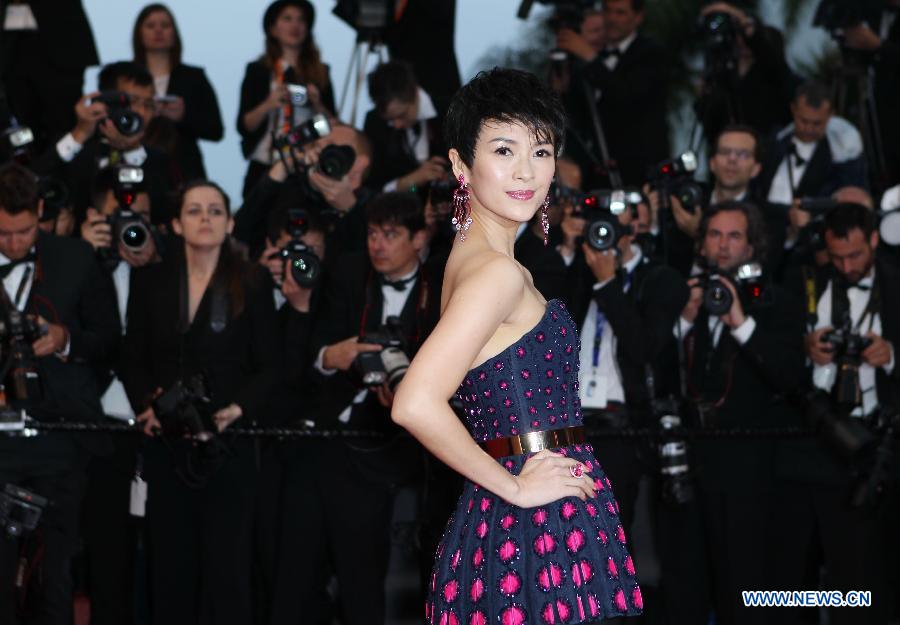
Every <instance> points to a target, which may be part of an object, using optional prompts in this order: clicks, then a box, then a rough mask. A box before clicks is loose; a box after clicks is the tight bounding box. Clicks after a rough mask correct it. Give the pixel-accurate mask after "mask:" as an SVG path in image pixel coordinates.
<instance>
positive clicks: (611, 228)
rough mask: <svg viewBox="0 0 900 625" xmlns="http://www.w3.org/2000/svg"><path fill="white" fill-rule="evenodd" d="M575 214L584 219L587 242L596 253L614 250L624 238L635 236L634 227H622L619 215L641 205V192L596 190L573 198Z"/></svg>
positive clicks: (584, 237)
mask: <svg viewBox="0 0 900 625" xmlns="http://www.w3.org/2000/svg"><path fill="white" fill-rule="evenodd" d="M573 200H574V201H573V204H574V211H573V214H574V215H576V216H578V217H581V218H583V219H585V220H586V221H587V223H586V224H585V226H584V233H583V235H582V237H583V239H584V241H585V242H586V243H587V244H588V245H589V246H590V247H592V248H593V249H595V250H597V251H600V252H602V251H605V250H609V249H614V248H615V247H616V246H617V245H618V244H619V241H621V240H622V237H625V236H628V235H630V234H633V232H634V227H633V226H632V225H629V226H623V225H622V224H621V223H620V222H619V215H621V214H622V213H624V212H625V211H627V210H633V209H634V208H635V207H636V206H637V205H638V204H640V202H641V194H640V192H639V191H634V190H626V189H597V190H594V191H590V192H588V193H586V194H581V195H577V196H575V197H574V198H573Z"/></svg>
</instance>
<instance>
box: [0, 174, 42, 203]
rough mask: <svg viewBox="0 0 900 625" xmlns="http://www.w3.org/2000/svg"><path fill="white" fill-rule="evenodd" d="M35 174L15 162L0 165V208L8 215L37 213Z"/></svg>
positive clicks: (37, 195) (38, 196) (38, 200)
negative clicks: (26, 212)
mask: <svg viewBox="0 0 900 625" xmlns="http://www.w3.org/2000/svg"><path fill="white" fill-rule="evenodd" d="M40 199H41V196H40V192H39V191H38V182H37V176H35V175H34V174H33V173H32V172H31V171H30V170H28V169H26V168H24V167H22V166H21V165H19V164H17V163H7V164H5V165H3V166H2V167H0V210H2V211H6V212H7V213H9V214H10V215H19V214H21V213H24V212H25V211H28V212H30V213H34V214H37V212H38V205H39V204H40Z"/></svg>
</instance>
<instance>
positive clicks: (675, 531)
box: [0, 0, 900, 625]
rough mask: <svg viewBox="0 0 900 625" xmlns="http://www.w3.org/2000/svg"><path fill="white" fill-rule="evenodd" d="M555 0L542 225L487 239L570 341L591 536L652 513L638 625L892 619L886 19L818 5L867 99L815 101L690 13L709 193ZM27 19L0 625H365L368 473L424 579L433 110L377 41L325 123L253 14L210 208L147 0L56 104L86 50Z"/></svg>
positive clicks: (292, 6)
mask: <svg viewBox="0 0 900 625" xmlns="http://www.w3.org/2000/svg"><path fill="white" fill-rule="evenodd" d="M403 4H404V6H407V9H406V10H407V11H409V12H411V13H407V14H406V16H408V15H417V16H418V18H421V19H424V18H423V17H422V15H421V13H423V12H424V13H427V12H428V11H434V12H435V15H438V16H439V14H441V11H443V10H444V8H445V7H443V5H444V3H434V4H433V5H432V4H429V3H424V2H421V3H416V2H409V3H408V5H406V3H403ZM557 4H558V6H557V9H556V10H557V13H558V14H557V19H555V20H554V21H555V24H554V27H555V28H556V37H557V40H556V45H557V49H556V50H554V51H553V52H552V53H551V59H552V63H551V69H550V74H549V76H548V81H549V82H550V84H551V85H552V86H553V87H554V88H555V89H557V90H558V91H559V93H560V96H561V98H562V100H563V102H564V103H565V105H566V108H567V110H568V113H569V118H570V127H569V129H568V141H567V145H566V149H565V150H564V152H563V155H562V157H561V158H560V159H559V160H558V171H557V176H556V181H555V184H554V187H553V190H552V197H551V200H552V201H551V211H550V225H551V227H550V237H549V245H545V242H544V233H543V229H542V225H541V223H540V221H539V216H537V217H536V218H535V220H534V221H533V222H532V223H529V224H523V225H522V226H521V228H520V230H519V233H518V235H517V239H516V245H515V254H516V257H517V259H518V260H520V262H522V263H523V264H524V265H525V266H526V267H527V268H528V269H529V270H530V271H531V273H532V275H533V277H534V281H535V285H536V286H537V288H538V289H539V290H540V291H541V292H542V293H543V295H544V296H545V297H546V298H548V299H550V298H562V299H563V300H564V301H565V302H566V303H567V306H568V309H569V311H570V313H571V314H572V316H573V319H574V320H575V321H576V323H577V324H578V326H579V330H580V338H581V354H580V372H581V373H580V395H581V405H582V412H583V416H584V420H585V425H586V426H587V427H588V428H589V430H590V432H591V435H592V436H593V437H594V440H593V443H594V448H595V450H596V451H597V455H598V458H600V459H601V462H602V463H603V465H604V469H605V470H606V472H607V473H608V474H609V476H610V479H611V481H612V482H613V483H614V487H615V491H616V494H617V498H618V501H619V503H620V507H621V509H620V511H619V514H620V515H621V516H622V518H623V524H624V525H628V526H631V525H632V524H635V523H640V524H643V525H644V526H647V527H649V528H650V532H649V535H650V536H652V540H650V541H648V542H646V543H645V544H644V545H642V544H641V541H640V540H639V541H638V543H639V544H638V547H637V549H638V559H641V555H644V557H645V558H647V561H648V562H649V561H651V560H653V559H656V560H657V561H658V563H659V567H658V568H659V573H658V575H656V576H655V577H654V576H653V575H652V574H651V575H650V577H649V578H646V579H642V586H643V587H644V588H645V592H646V593H647V595H648V597H651V596H652V599H649V598H648V600H647V601H646V605H647V606H648V609H647V612H646V614H645V615H644V616H643V617H642V619H643V620H644V622H647V623H678V624H679V625H680V624H697V625H701V624H704V625H705V624H706V623H708V622H710V618H711V616H712V618H714V622H715V623H720V624H730V623H757V622H758V623H796V622H804V623H805V622H816V620H815V619H816V615H815V614H812V613H811V612H810V611H809V610H806V611H805V612H804V611H803V610H799V611H796V612H795V611H793V610H788V609H762V608H755V609H754V608H746V607H744V606H743V604H742V601H741V594H740V591H741V590H785V589H787V590H807V589H819V588H822V589H836V590H842V591H849V590H869V591H871V593H872V606H871V607H868V608H862V609H851V608H842V609H835V610H831V611H830V613H829V616H828V618H829V621H828V622H829V623H831V624H840V623H853V624H854V625H856V624H860V623H873V624H887V623H888V622H890V620H891V617H892V616H896V615H897V605H896V602H897V596H896V592H895V591H896V588H898V587H900V576H898V574H897V571H896V567H891V566H890V563H892V562H895V561H896V558H897V556H898V554H900V541H898V538H897V533H896V531H895V529H894V528H895V527H896V524H897V522H898V521H900V496H898V491H897V488H896V482H897V477H900V464H898V463H896V462H894V459H893V457H894V455H895V452H896V451H897V450H896V447H897V442H896V438H895V431H896V426H897V423H898V420H900V379H898V375H900V373H898V369H897V367H896V366H895V365H896V352H895V346H896V345H897V341H898V340H900V299H898V296H897V295H895V294H894V292H893V289H892V288H891V287H892V286H893V285H898V284H900V282H898V280H900V267H898V247H897V245H900V223H898V222H900V217H898V216H900V212H898V211H897V210H896V209H897V207H898V206H900V187H898V186H892V185H896V184H897V183H900V167H898V165H897V163H898V162H900V161H898V158H897V155H896V154H895V153H894V152H895V151H896V149H897V147H896V146H898V145H900V135H898V134H897V129H896V122H895V121H894V120H895V118H896V115H895V114H894V110H895V109H896V104H900V93H897V92H896V89H897V86H896V85H897V84H898V83H897V81H895V80H892V79H891V76H892V75H893V74H892V72H896V71H897V70H898V69H900V56H898V54H897V51H896V50H895V48H896V46H897V45H898V43H900V26H897V25H896V24H895V22H894V16H895V11H896V6H897V4H898V3H897V2H895V1H893V0H890V1H885V2H880V3H879V2H872V3H869V4H871V5H873V7H872V12H871V14H863V13H860V11H863V9H862V8H859V7H857V8H856V9H850V8H848V7H847V6H846V5H845V4H843V3H840V2H825V3H823V5H822V8H821V9H820V10H819V11H818V12H817V18H816V19H817V20H819V21H820V22H821V23H822V24H823V25H825V26H826V27H828V28H830V29H832V31H834V32H836V33H837V32H838V31H839V36H840V37H841V41H842V46H843V50H844V53H845V62H846V63H847V64H848V65H849V64H853V63H855V64H857V65H859V64H862V66H863V67H864V68H865V72H866V75H867V76H869V77H870V78H871V84H868V85H867V88H869V89H871V90H872V91H871V95H873V98H871V99H870V100H869V99H867V100H864V101H863V100H861V102H863V103H864V104H865V105H866V106H867V107H868V108H866V110H865V111H863V110H860V109H856V110H854V109H853V108H852V107H851V108H850V109H848V110H847V111H846V112H844V111H839V106H842V105H843V100H844V99H845V98H844V95H841V94H843V93H844V89H845V87H846V85H843V84H842V85H838V86H836V87H835V88H833V86H831V85H823V84H820V83H817V82H814V81H813V82H806V81H801V80H800V79H799V78H797V77H796V76H795V75H794V73H793V72H792V70H791V69H790V67H789V66H788V64H787V63H786V61H785V58H784V51H783V48H784V42H783V39H782V36H781V34H780V33H779V32H778V31H777V30H776V29H774V28H772V27H770V26H767V25H765V24H763V23H762V22H761V21H760V20H759V19H758V18H756V17H754V16H753V15H752V14H751V12H749V11H748V10H746V9H743V8H740V7H738V6H736V5H732V4H728V3H725V2H715V3H711V4H709V5H708V6H706V7H705V8H704V9H703V11H702V15H701V16H700V23H701V31H702V32H703V33H704V37H705V39H704V42H705V44H704V45H705V48H704V67H705V71H704V82H703V85H702V87H701V89H700V91H699V93H698V97H697V101H696V107H695V108H696V114H697V118H698V121H699V127H700V128H702V130H703V136H704V137H705V141H704V147H705V149H706V151H707V152H708V158H707V159H706V160H707V163H706V164H707V165H708V171H709V180H710V181H709V183H701V182H699V181H698V180H697V179H696V177H697V174H698V173H699V172H698V167H699V166H700V165H701V164H700V163H699V162H698V157H697V156H696V155H695V154H694V153H693V152H685V153H683V154H680V155H677V156H674V157H673V156H672V153H671V148H670V146H669V140H668V137H669V133H668V127H667V121H666V115H667V110H668V109H667V106H666V104H667V100H666V97H667V88H666V83H667V70H666V64H667V54H666V51H665V50H663V49H662V48H661V47H660V46H659V45H658V44H656V43H655V42H654V41H653V40H652V39H651V38H649V37H647V36H645V35H644V34H642V32H641V26H642V23H643V19H644V3H643V1H642V0H606V1H605V2H604V3H603V6H602V8H600V7H599V6H594V5H593V3H584V2H560V3H557ZM854 6H856V5H855V4H854ZM860 6H863V5H860ZM426 7H427V8H426ZM865 7H866V10H868V5H865ZM59 11H60V13H59V15H56V16H54V15H51V14H49V13H48V12H46V11H45V7H44V5H43V4H42V3H39V2H31V3H29V2H14V3H12V4H11V5H7V7H6V19H5V23H4V30H3V31H2V32H3V36H2V38H0V45H2V46H3V50H4V54H5V55H7V56H8V55H9V54H13V55H15V58H17V59H18V58H23V59H25V58H27V62H24V61H23V62H22V63H14V64H7V65H4V66H3V68H2V70H3V87H4V92H3V93H2V95H3V96H4V97H3V98H0V104H2V106H3V108H4V111H3V114H4V116H6V117H8V119H9V124H8V127H7V128H6V130H5V131H4V133H3V138H2V150H3V161H4V164H3V165H2V167H0V277H2V279H3V287H4V288H3V289H0V367H2V368H0V429H2V430H3V431H4V432H7V434H8V435H2V436H0V485H3V486H4V489H5V490H4V492H3V494H2V496H0V521H2V524H3V526H4V527H5V530H4V532H5V533H4V537H3V538H2V539H0V621H2V622H3V623H42V624H62V623H70V622H71V620H72V618H73V594H75V593H76V591H77V592H78V593H79V594H85V595H86V596H87V597H88V598H89V600H90V622H91V623H93V624H94V625H105V624H116V625H122V624H127V623H132V622H134V623H144V622H150V623H154V624H159V625H163V624H165V625H177V624H180V623H184V624H186V625H188V624H191V625H193V624H195V623H216V624H220V623H223V624H227V623H235V624H246V623H261V624H262V623H265V624H266V625H268V624H273V625H274V624H280V623H285V624H288V623H290V624H296V623H298V622H304V623H305V622H314V623H320V622H328V621H329V620H331V619H333V618H335V617H336V618H339V619H340V620H341V621H342V622H344V623H348V624H355V623H373V622H374V623H382V622H384V621H385V614H386V598H385V588H384V585H383V584H382V583H381V582H382V581H383V580H384V579H385V577H386V575H387V571H388V562H389V557H390V552H391V546H392V545H391V543H392V536H394V537H396V536H397V531H396V527H395V526H394V524H393V520H394V518H395V511H396V505H395V502H396V500H397V494H398V492H400V491H406V492H413V493H415V497H414V499H415V501H416V503H415V505H414V506H413V508H414V512H415V516H416V521H415V523H414V525H413V527H414V528H415V531H414V532H412V533H411V534H404V537H405V538H404V540H406V541H408V542H409V543H410V544H413V545H415V549H416V550H417V551H418V552H419V553H420V554H421V571H416V572H415V577H417V578H419V577H420V578H421V579H422V580H423V582H422V583H424V580H425V579H426V577H427V575H428V570H429V566H430V562H431V553H432V550H433V548H434V545H436V543H437V540H438V537H439V536H440V533H441V531H442V529H443V524H444V522H445V521H446V517H447V515H448V514H449V512H450V511H451V510H452V508H453V504H454V503H455V497H456V496H457V493H458V489H459V484H458V478H457V477H456V476H454V475H451V474H450V472H449V471H448V470H447V469H446V468H445V467H443V466H442V465H440V463H438V462H436V461H434V460H433V459H431V458H430V457H428V456H427V454H425V452H424V451H423V450H422V449H421V448H420V447H419V446H418V445H417V444H416V443H415V442H414V440H413V439H411V438H410V437H408V436H406V435H404V434H403V432H402V431H401V430H400V429H399V428H397V427H395V426H394V425H393V424H392V423H391V420H390V407H391V404H392V401H393V394H394V391H395V389H396V386H397V384H399V383H400V381H401V380H402V378H403V374H404V372H405V369H406V366H407V365H408V363H409V360H410V359H411V358H412V357H413V356H414V355H415V352H416V350H417V348H418V346H419V345H421V343H422V342H423V341H424V339H425V338H426V337H427V336H428V333H429V331H430V330H431V328H433V327H434V325H435V323H436V321H437V319H438V316H439V312H440V292H441V284H442V271H443V265H444V261H445V259H446V257H447V254H448V252H449V249H450V245H451V243H452V241H453V230H452V228H451V224H450V222H449V212H450V200H451V196H452V193H453V190H454V188H455V187H456V185H457V183H456V181H454V180H453V178H452V176H451V175H450V171H449V165H448V162H447V160H446V148H445V146H444V145H443V136H442V131H441V122H442V117H443V115H444V113H445V112H446V107H447V105H448V97H449V95H452V90H451V91H448V90H446V89H441V88H440V87H438V86H434V87H433V86H432V85H434V84H435V82H434V75H432V73H428V72H426V73H423V71H422V68H421V64H422V62H423V59H421V58H416V59H413V58H410V59H409V61H404V60H402V55H397V57H398V58H396V59H395V60H392V61H388V62H385V63H382V64H381V65H379V66H378V67H377V68H376V69H375V70H374V71H373V72H372V73H371V74H370V75H369V76H368V89H369V94H370V96H371V100H372V102H373V104H374V108H373V110H372V111H370V112H369V113H368V115H367V116H366V119H365V123H364V125H363V128H362V129H361V130H360V129H357V128H354V127H352V126H349V125H346V124H343V123H341V122H340V121H339V120H338V119H337V118H336V116H335V105H334V95H333V93H334V90H333V87H332V85H331V82H330V78H329V68H328V66H327V65H325V64H324V63H323V62H322V60H321V58H320V55H319V52H318V48H317V47H316V44H315V40H314V37H313V28H314V23H315V11H314V8H313V6H312V5H311V4H310V3H308V2H306V1H304V0H277V1H276V2H273V3H272V4H271V5H270V6H269V8H268V9H267V10H266V12H265V14H264V17H263V33H264V36H265V49H264V53H263V54H262V55H261V56H260V58H259V59H257V60H255V61H253V62H251V63H249V64H248V65H247V68H246V73H245V75H244V81H243V84H242V88H241V93H240V109H239V115H238V119H237V130H238V132H239V133H240V135H241V139H242V150H243V154H244V156H245V158H246V159H247V163H248V165H247V172H246V176H245V180H244V187H243V201H242V203H241V207H240V209H239V210H234V209H233V208H232V206H231V203H230V199H229V197H228V196H227V194H226V193H225V192H224V191H223V190H222V189H221V188H220V187H219V186H218V185H217V184H216V183H214V182H211V181H209V180H206V179H205V176H206V170H205V167H204V164H203V161H202V157H201V154H200V151H199V149H198V147H197V142H198V140H200V139H204V140H213V141H216V140H219V139H221V137H222V135H223V124H222V121H221V117H220V114H219V110H218V105H217V102H216V95H215V92H214V90H213V88H212V86H211V85H210V83H209V81H208V80H207V79H206V76H205V74H204V72H203V70H202V69H201V68H197V67H192V66H189V65H186V64H184V63H183V62H182V60H181V55H182V42H181V39H180V36H179V33H178V29H177V26H176V22H175V18H174V16H173V14H172V13H171V12H170V10H169V9H168V8H166V7H165V6H164V5H159V4H154V5H148V6H147V7H145V8H144V9H143V10H142V11H141V13H140V14H139V16H138V19H137V21H136V23H135V26H134V34H133V44H134V57H133V60H131V61H122V62H115V63H110V64H107V65H105V66H104V67H103V69H102V70H101V72H100V74H99V77H98V84H97V88H96V89H93V88H89V89H88V90H87V93H84V94H82V93H81V92H80V91H81V90H80V88H79V89H74V88H73V84H74V82H78V84H79V85H80V82H79V81H80V78H79V79H78V80H76V79H75V78H74V76H79V77H80V75H81V72H82V71H83V69H84V67H85V66H87V65H90V64H92V63H96V62H97V58H96V54H95V53H93V52H92V50H93V45H92V44H91V45H87V44H86V43H85V42H88V43H90V41H91V36H90V30H89V27H88V25H87V21H86V19H85V17H84V14H83V12H82V11H81V8H80V5H79V3H78V2H75V1H70V2H63V3H60V8H59ZM416 12H419V13H416ZM401 13H402V11H401ZM61 16H62V17H65V18H66V20H67V22H66V23H67V24H68V25H69V26H68V28H67V29H66V30H65V35H64V36H62V35H60V34H59V32H58V30H59V26H58V25H59V20H61V19H62V17H61ZM404 17H405V16H404V15H402V14H398V15H397V16H396V19H398V20H402V19H404ZM426 17H427V16H426ZM432 17H434V16H432ZM418 18H417V19H418ZM409 19H412V18H409ZM438 21H440V19H437V21H436V22H435V23H437V22H438ZM895 26H896V27H895ZM54 37H57V38H59V37H62V38H61V39H60V42H61V43H60V42H55V41H54V42H51V39H52V38H54ZM76 43H77V44H78V45H80V47H79V48H78V50H79V54H80V55H81V56H78V55H75V56H69V57H68V58H66V59H65V60H62V57H65V56H66V52H67V50H66V48H65V45H62V44H66V45H68V44H71V45H75V44H76ZM61 45H62V47H60V46H61ZM73 49H74V48H73ZM398 49H402V48H398ZM445 67H446V66H441V65H440V64H439V65H438V66H437V68H436V70H435V71H444V69H445ZM40 76H43V77H44V78H46V77H47V76H60V79H59V80H58V81H48V80H40V79H36V77H40ZM453 80H456V78H453ZM73 81H74V82H73ZM50 83H52V84H50ZM457 84H458V83H457ZM445 86H446V85H445ZM426 87H427V88H426ZM857 87H858V88H861V87H859V85H857ZM836 94H838V95H836ZM869 104H871V105H872V106H869ZM864 108H865V107H864ZM839 112H844V114H845V116H842V115H839V114H838V113H839ZM4 123H6V122H5V121H4ZM211 173H212V179H215V172H211ZM117 423H118V424H123V425H122V427H120V428H119V429H120V430H123V429H128V428H129V427H131V429H133V430H140V431H141V434H140V435H139V434H137V433H130V434H129V433H123V432H116V433H111V432H110V431H109V430H113V429H116V428H111V427H106V426H110V425H113V424H117ZM67 424H69V425H72V424H74V425H78V424H86V425H87V426H100V427H94V428H93V429H94V430H95V431H85V430H89V429H91V428H90V427H80V426H79V427H73V428H72V429H71V430H70V431H62V428H63V427H64V426H66V425H67ZM125 424H127V425H125ZM53 427H55V429H56V430H57V431H48V429H50V428H53ZM103 430H107V431H103ZM303 431H306V432H307V433H319V435H316V436H297V434H298V433H299V432H303ZM279 432H280V433H281V434H282V436H281V437H280V438H279V437H277V436H271V434H272V433H279ZM254 433H255V434H256V435H255V436H254V435H253V434H254ZM285 433H293V435H292V436H287V435H285ZM323 433H327V434H328V436H322V435H321V434H323ZM26 434H30V435H26ZM265 434H269V435H265ZM642 493H643V495H644V496H641V494H642ZM648 493H649V495H650V497H649V498H647V497H646V495H647V494H648ZM642 552H643V553H642ZM73 564H74V566H73ZM73 570H74V571H75V572H76V574H75V576H74V577H73ZM335 582H336V583H335ZM75 605H76V606H77V605H78V602H75Z"/></svg>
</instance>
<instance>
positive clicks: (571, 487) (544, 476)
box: [510, 449, 597, 508]
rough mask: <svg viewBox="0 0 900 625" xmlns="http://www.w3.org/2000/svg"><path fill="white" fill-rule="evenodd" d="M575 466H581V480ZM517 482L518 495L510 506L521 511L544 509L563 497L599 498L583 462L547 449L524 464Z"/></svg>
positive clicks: (583, 499)
mask: <svg viewBox="0 0 900 625" xmlns="http://www.w3.org/2000/svg"><path fill="white" fill-rule="evenodd" d="M576 466H580V467H581V473H582V475H581V477H574V475H573V472H575V473H577V472H578V470H577V469H574V467H576ZM516 482H517V485H518V492H517V493H516V495H515V497H514V500H513V501H510V503H512V504H514V505H516V506H519V507H520V508H534V507H535V506H543V505H545V504H548V503H551V502H554V501H558V500H559V499H562V498H563V497H578V498H579V499H581V500H582V501H585V500H586V499H587V498H588V497H596V496H597V493H596V491H595V490H594V480H593V478H592V477H590V476H589V475H588V472H587V468H586V467H585V466H584V465H583V464H582V463H581V462H579V461H577V460H574V459H572V458H567V457H566V456H564V455H562V454H559V453H555V452H552V451H550V450H548V449H544V450H543V451H539V452H538V453H536V454H535V455H533V456H532V457H531V458H529V459H528V460H526V461H525V466H523V467H522V471H521V472H520V473H519V475H518V476H516Z"/></svg>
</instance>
